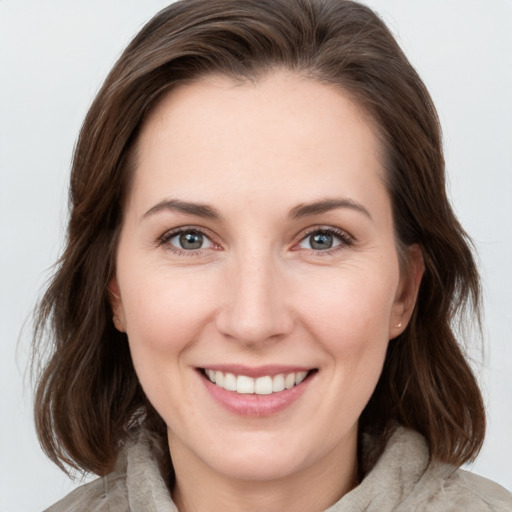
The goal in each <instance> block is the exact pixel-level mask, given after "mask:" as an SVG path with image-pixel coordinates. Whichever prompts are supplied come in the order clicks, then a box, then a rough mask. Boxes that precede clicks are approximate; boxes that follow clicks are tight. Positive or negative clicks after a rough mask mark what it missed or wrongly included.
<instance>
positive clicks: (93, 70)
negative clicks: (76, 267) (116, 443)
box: [0, 0, 512, 512]
mask: <svg viewBox="0 0 512 512" xmlns="http://www.w3.org/2000/svg"><path fill="white" fill-rule="evenodd" d="M166 3H167V2H166V1H165V0H144V1H141V0H87V1H85V0H80V1H78V0H77V1H73V2H70V1H69V0H45V1H44V2H42V1H38V0H0V244H1V250H0V393H1V395H0V400H1V402H0V411H1V415H0V511H1V512H19V511H30V510H42V509H43V508H44V507H45V506H48V505H50V504H51V503H52V502H54V501H56V500H57V499H58V498H59V497H61V496H63V495H64V494H65V493H66V492H68V491H69V490H71V489H72V488H73V486H75V485H77V484H78V482H75V483H72V482H70V481H68V480H67V478H66V477H65V475H64V474H63V473H61V472H60V471H59V470H57V469H56V468H55V467H54V466H53V465H52V464H51V463H50V462H48V461H47V460H46V459H45V457H44V456H43V454H42V453H41V451H40V449H39V446H38V443H37V440H36V438H35V434H34V427H33V421H32V412H31V402H32V396H31V390H30V386H29V385H28V384H27V383H25V385H24V380H23V373H24V371H25V368H26V366H27V347H28V344H29V338H30V336H29V333H25V334H24V335H22V337H21V341H20V344H19V347H18V350H16V346H17V341H18V337H19V334H20V329H21V327H22V325H23V323H24V321H25V320H26V318H27V317H28V316H29V313H30V310H31V307H32V306H33V304H34V302H35V300H36V298H37V297H38V295H39V294H40V291H41V289H42V287H43V285H44V282H45V279H46V278H47V277H48V275H49V274H48V272H47V270H48V269H49V267H50V266H51V265H52V264H53V262H54V261H55V260H56V258H57V256H58V254H59V251H60V247H61V241H62V237H63V231H64V226H65V222H66V215H67V179H68V170H69V163H70V158H71V153H72V149H73V144H74V141H75V138H76V135H77V133H78V130H79V127H80V124H81V121H82V119H83V117H84V115H85V112H86V110H87V108H88V106H89V104H90V102H91V99H92V97H93V96H94V94H95V92H96V91H97V90H98V88H99V86H100V83H101V82H102V80H103V79H104V77H105V76H106V73H107V72H108V70H109V68H110V67H111V65H112V64H113V62H114V60H115V59H116V58H117V57H118V55H119V54H120V52H121V51H122V49H123V48H124V46H125V45H126V44H127V43H128V42H129V40H130V38H131V37H132V36H133V35H134V34H135V33H136V31H137V30H138V29H140V28H141V26H142V24H143V23H144V22H145V21H147V20H148V19H149V18H150V17H151V16H152V15H153V14H154V13H155V12H156V11H157V10H159V9H160V8H162V7H164V6H165V5H166ZM367 3H368V4H369V5H370V6H372V7H373V8H375V9H376V10H377V11H378V12H379V13H380V14H381V15H382V16H383V18H384V19H385V21H386V22H387V23H388V24H389V25H390V26H391V28H392V30H393V31H394V33H395V34H396V36H397V37H398V39H399V41H400V42H401V44H402V47H403V48H404V50H405V51H406V53H407V55H408V56H409V58H410V59H411V61H412V63H413V64H414V65H415V66H416V68H417V69H418V71H419V73H420V75H421V76H422V77H423V79H424V81H425V82H426V84H427V87H428V88H429V89H430V91H431V93H432V96H433V98H434V101H435V102H436V104H437V107H438V110H439V113H440V117H441V121H442V124H443V128H444V136H445V146H446V157H447V168H448V173H449V181H450V194H451V197H452V200H453V203H454V205H455V210H456V211H457V213H458V215H459V217H460V219H461V221H462V223H463V225H464V226H465V227H466V229H467V231H468V232H469V233H470V235H471V236H472V237H473V239H474V240H475V243H476V246H477V249H478V252H479V255H480V260H481V261H480V263H481V265H480V266H481V271H482V276H483V284H484V289H485V306H486V319H485V331H486V343H487V349H486V359H485V361H484V364H483V365H480V366H479V370H478V372H479V376H480V380H481V383H482V386H483V389H484V394H485V397H486V401H487V404H488V410H489V431H488V437H487V441H486V444H485V446H484V449H483V451H482V454H481V456H480V458H479V459H478V461H477V463H476V464H474V465H473V467H472V469H473V470H474V471H476V472H478V473H480V474H482V475H485V476H487V477H488V478H492V479H494V480H496V481H498V482H500V483H501V484H502V485H504V486H506V487H507V488H509V489H512V469H511V463H510V459H511V456H512V435H511V433H512V432H511V427H512V396H511V395H512V372H511V370H510V368H511V364H512V343H511V332H512V269H511V267H512V200H511V198H512V57H511V56H512V0H486V1H483V0H429V1H428V2H424V1H411V0H369V1H368V2H367Z"/></svg>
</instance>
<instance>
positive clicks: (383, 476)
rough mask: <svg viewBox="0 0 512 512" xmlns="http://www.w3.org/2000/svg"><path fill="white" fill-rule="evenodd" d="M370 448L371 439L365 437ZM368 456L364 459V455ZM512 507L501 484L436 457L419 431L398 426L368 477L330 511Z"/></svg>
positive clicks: (451, 511)
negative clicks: (432, 458) (431, 456)
mask: <svg viewBox="0 0 512 512" xmlns="http://www.w3.org/2000/svg"><path fill="white" fill-rule="evenodd" d="M363 443H365V444H366V446H365V445H363V457H364V453H365V452H366V453H371V448H372V439H371V438H369V437H367V438H366V439H365V440H363ZM363 462H364V461H363ZM462 510H463V511H464V512H512V495H511V494H510V493H509V492H508V491H507V490H505V489H504V488H503V487H501V486H499V485H498V484H496V483H494V482H491V481H490V480H487V479H485V478H482V477H479V476H477V475H474V474H471V473H468V472H467V471H463V470H461V469H457V468H456V467H455V466H453V465H451V464H445V463H441V462H432V461H431V459H430V453H429V449H428V445H427V442H426V441H425V439H424V438H423V437H422V436H421V435H420V434H419V433H417V432H414V431H412V430H408V429H405V428H403V427H399V428H397V429H396V430H395V431H394V432H393V434H392V436H391V437H390V438H389V440H388V442H387V444H386V447H385V449H384V451H383V452H382V454H381V455H380V456H379V457H378V460H377V461H376V463H375V465H374V466H373V468H372V469H370V471H369V472H368V473H367V474H366V476H365V478H364V479H363V481H362V482H361V484H359V486H357V487H356V488H355V489H353V490H352V491H351V492H350V493H348V494H346V495H345V496H344V497H343V498H342V499H341V500H340V501H339V502H338V503H337V504H335V505H334V506H333V507H331V509H329V512H342V511H343V512H345V511H357V512H362V511H365V512H411V511H414V512H460V511H462Z"/></svg>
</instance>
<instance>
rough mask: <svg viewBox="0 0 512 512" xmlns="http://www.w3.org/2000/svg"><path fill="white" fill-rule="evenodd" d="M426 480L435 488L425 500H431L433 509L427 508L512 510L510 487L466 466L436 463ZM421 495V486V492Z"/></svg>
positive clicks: (467, 511) (450, 511)
mask: <svg viewBox="0 0 512 512" xmlns="http://www.w3.org/2000/svg"><path fill="white" fill-rule="evenodd" d="M429 481H430V482H431V485H430V486H429V485H428V482H429ZM425 483H426V484H427V487H431V489H430V490H429V491H427V492H426V493H425V494H426V495H425V498H426V501H425V502H427V501H428V502H429V503H431V508H428V507H425V510H426V511H428V510H433V511H434V510H442V511H446V512H456V511H459V510H464V511H465V512H483V511H486V512H510V511H512V494H510V493H509V492H508V491H507V490H506V489H504V488H503V487H501V486H500V485H498V484H497V483H495V482H492V481H490V480H487V479H486V478H483V477H481V476H478V475H475V474H472V473H469V472H467V471H464V470H462V469H454V468H453V467H452V466H449V465H447V464H440V465H437V466H436V465H433V466H432V467H431V468H430V469H429V471H427V472H426V473H425ZM418 484H421V481H420V482H418ZM421 494H422V492H421V489H420V490H419V495H420V496H421ZM420 496H419V497H420Z"/></svg>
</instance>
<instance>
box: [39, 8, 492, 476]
mask: <svg viewBox="0 0 512 512" xmlns="http://www.w3.org/2000/svg"><path fill="white" fill-rule="evenodd" d="M277 68H280V69H286V70H290V71H292V72H295V73H297V74H299V75H301V76H305V77H308V78H310V79H312V80H317V81H318V82H320V83H322V84H327V85H330V86H334V87H337V88H338V89H339V90H340V91H342V92H343V93H345V94H347V95H348V96H349V97H350V98H351V99H352V100H353V101H354V102H355V103H356V104H357V105H359V107H360V108H361V109H362V110H363V111H364V112H366V114H367V115H369V116H370V118H371V119H372V120H373V122H374V123H375V126H376V127H377V128H378V132H379V135H380V138H381V140H382V144H383V147H384V151H383V156H382V158H383V162H384V165H385V169H386V186H387V188H388V190H389V194H390V197H391V201H392V211H393V217H394V225H395V232H396V239H397V247H398V248H400V247H407V246H410V245H411V244H419V246H420V247H421V250H422V253H423V258H424V263H425V273H424V276H423V279H422V282H421V286H420V289H419V293H418V298H417V303H416V306H415V310H414V313H413V316H412V318H411V321H410V322H409V324H408V326H407V328H406V330H405V331H404V332H403V333H402V334H401V335H400V336H399V337H398V338H397V339H395V340H394V341H392V342H390V344H389V348H388V351H387V354H386V359H385V363H384V368H383V372H382V375H381V377H380V380H379V382H378V384H377V387H376V389H375V391H374V393H373V395H372V397H371V399H370V401H369V403H368V404H367V405H366V408H365V409H364V411H363V414H362V416H361V417H360V420H359V423H360V428H361V429H362V430H364V431H372V432H374V433H375V434H376V435H377V436H378V438H380V439H382V440H383V439H385V437H386V435H387V433H388V432H389V431H390V429H391V428H392V427H393V426H394V425H397V424H399V425H403V426H405V427H408V428H411V429H414V430H416V431H418V432H420V433H421V434H422V435H423V436H424V437H425V438H426V440H427V443H428V446H429V449H430V455H431V457H432V459H434V460H440V461H445V462H450V463H453V464H456V465H460V464H462V463H464V462H467V461H470V460H472V459H474V457H476V455H477V453H478V452H479V450H480V447H481V445H482V442H483V438H484V434H485V412H484V406H483V401H482V397H481V394H480V390H479V388H478V385H477V382H476V379H475V377H474V375H473V373H472V371H471V368H470V366H469V365H468V363H467V361H466V358H465V356H464V351H463V348H462V347H461V345H459V343H458V340H457V339H456V336H455V334H454V323H453V322H454V320H456V319H457V318H459V316H460V313H461V312H462V311H464V310H465V309H467V307H471V308H472V311H473V312H476V313H477V316H478V315H479V311H480V309H479V304H480V302H479V297H480V285H479V277H478V272H477V269H476V265H475V261H474V258H473V255H472V249H471V244H470V241H469V239H468V237H467V235H466V233H465V232H464V231H463V229H462V227H461V226H460V224H459V222H458V221H457V219H456V217H455V215H454V213H453V211H452V209H451V207H450V204H449V201H448V198H447V194H446V190H445V171H444V159H443V151H442V141H441V129H440V125H439V121H438V117H437V114H436V111H435V107H434V105H433V102H432V100H431V98H430V96H429V94H428V91H427V90H426V88H425V85H424V84H423V82H422V81H421V79H420V78H419V76H418V75H417V73H416V72H415V70H414V68H413V67H412V66H411V64H410V63H409V61H408V60H407V58H406V57H405V55H404V54H403V52H402V50H401V49H400V47H399V46H398V44H397V42H396V41H395V39H394V38H393V36H392V34H391V33H390V31H389V30H388V29H387V27H386V26H385V24H384V23H383V22H382V21H381V19H380V18H379V17H378V16H377V15H376V14H375V13H374V12H372V11H371V10H370V9H369V8H368V7H365V6H363V5H361V4H359V3H356V2H352V1H348V0H316V1H315V0H293V1H291V0H208V1H204V0H182V1H179V2H176V3H173V4H171V5H170V6H168V7H167V8H165V9H163V10H162V11H161V12H160V13H158V14H157V15H156V16H155V17H154V18H153V19H152V20H150V21H149V22H148V23H147V24H146V25H145V26H144V27H143V29H142V30H141V31H140V32H139V34H137V35H136V37H135V38H134V39H133V41H132V42H131V43H130V44H129V46H128V47H127V48H126V50H125V51H124V53H123V54H122V55H121V56H120V58H119V60H118V61H117V63H116V64H115V65H114V67H113V69H112V70H111V72H110V74H109V75H108V77H107V78H106V80H105V82H104V84H103V86H102V88H101V89H100V91H99V93H98V94H97V96H96V98H95V100H94V102H93V103H92V106H91V107H90V110H89V112H88V114H87V116H86V118H85V121H84V124H83V126H82V129H81V132H80V135H79V138H78V142H77V145H76V148H75V153H74V158H73V164H72V173H71V185H70V210H71V211H70V218H69V224H68V231H67V241H66V246H65V249H64V252H63V255H62V257H61V258H60V260H59V262H58V264H57V267H56V270H55V273H54V275H53V278H52V280H51V282H50V284H49V286H48V288H47V291H46V293H45V295H44V296H43V298H42V299H41V301H40V303H39V305H38V309H37V311H36V325H35V331H34V342H33V350H34V358H35V359H34V360H38V358H39V359H40V360H42V359H43V358H42V354H43V353H44V350H45V348H46V350H48V352H49V356H48V357H47V358H46V359H45V361H44V363H43V364H42V370H41V372H40V376H39V381H38V385H37V390H36V405H35V419H36V427H37V432H38V435H39V439H40V442H41V444H42V447H43V449H44V450H45V452H46V453H47V455H48V456H49V457H50V458H51V459H52V460H53V461H54V462H55V463H56V464H58V465H59V466H60V467H61V468H62V469H64V470H66V468H67V467H71V468H75V469H79V470H82V471H87V472H93V473H96V474H98V475H104V474H106V473H108V472H109V471H111V470H112V468H113V464H114V463H115V460H116V457H117V453H118V451H119V447H120V446H121V445H122V443H123V440H124V439H125V438H126V436H127V435H128V432H129V431H130V429H131V428H133V427H134V426H139V427H140V426H141V425H142V426H143V427H144V428H147V429H150V430H152V431H153V432H156V434H157V436H161V437H162V439H163V438H164V437H165V429H166V427H165V424H164V422H163V420H162V419H161V418H160V416H159V415H158V414H157V412H156V411H155V410H154V408H153V407H152V406H151V404H150V403H149V401H148V400H147V398H146V397H145V395H144V392H143V391H142V389H141V386H140V384H139V381H138V379H137V375H136V373H135V371H134V368H133V364H132V361H131V356H130V352H129V347H128V343H127V339H126V335H125V334H123V333H120V332H118V331H117V330H116V329H115V328H114V326H113V324H112V319H111V316H112V312H111V308H110V301H109V296H108V293H109V292H108V284H109V281H110V279H111V278H112V276H113V274H114V271H115V250H116V244H117V241H118V236H119V232H120V226H121V222H122V215H123V204H124V201H125V199H126V197H127V195H128V193H129V191H130V182H131V177H132V176H133V172H134V169H135V164H134V160H135V159H134V158H133V154H132V153H134V147H135V145H136V142H137V136H138V133H139V131H140V128H141V126H142V124H143V123H144V120H145V118H146V117H147V116H148V113H149V112H150V110H151V109H152V108H153V107H154V106H155V105H156V103H157V102H158V100H159V99H161V98H162V97H163V95H164V94H166V93H168V92H169V91H170V90H172V89H173V87H175V86H176V85H178V84H183V83H187V82H190V81H194V80H199V79H201V78H202V77H204V76H206V75H209V74H220V75H222V76H225V77H228V78H233V79H236V80H253V81H254V80H257V79H258V78H259V77H261V76H262V75H263V74H265V73H268V72H271V71H272V70H273V69H277ZM399 252H400V251H399ZM478 317H479V316H478ZM461 318H462V317H461Z"/></svg>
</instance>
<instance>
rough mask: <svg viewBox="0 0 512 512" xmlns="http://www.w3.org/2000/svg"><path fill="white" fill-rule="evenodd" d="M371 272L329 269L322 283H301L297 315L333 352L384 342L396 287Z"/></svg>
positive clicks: (360, 348)
mask: <svg viewBox="0 0 512 512" xmlns="http://www.w3.org/2000/svg"><path fill="white" fill-rule="evenodd" d="M369 276H372V273H371V272H365V271H358V272H356V271H355V270H354V271H353V272H346V273H340V274H339V275H338V276H337V275H335V274H334V273H333V275H332V276H330V277H331V278H330V279H326V280H325V281H324V282H325V283H328V284H327V285H324V286H317V287H314V288H311V287H309V288H308V290H309V291H308V292H306V290H305V288H306V287H303V293H302V294H301V297H302V298H301V311H302V314H301V317H302V318H304V319H305V323H306V325H307V326H308V328H309V330H311V331H313V332H314V334H315V337H316V338H317V339H321V340H323V342H324V343H326V344H327V345H329V346H330V347H331V349H332V350H334V351H335V352H338V351H343V352H344V351H346V352H349V353H350V352H354V353H358V352H360V351H361V350H365V348H368V347H371V346H372V345H373V344H375V343H376V344H377V345H382V343H387V341H388V334H389V321H390V318H391V313H392V309H393V304H394V297H395V293H396V287H395V286H394V283H393V280H391V279H387V278H386V279H379V276H378V275H375V273H373V277H369Z"/></svg>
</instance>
